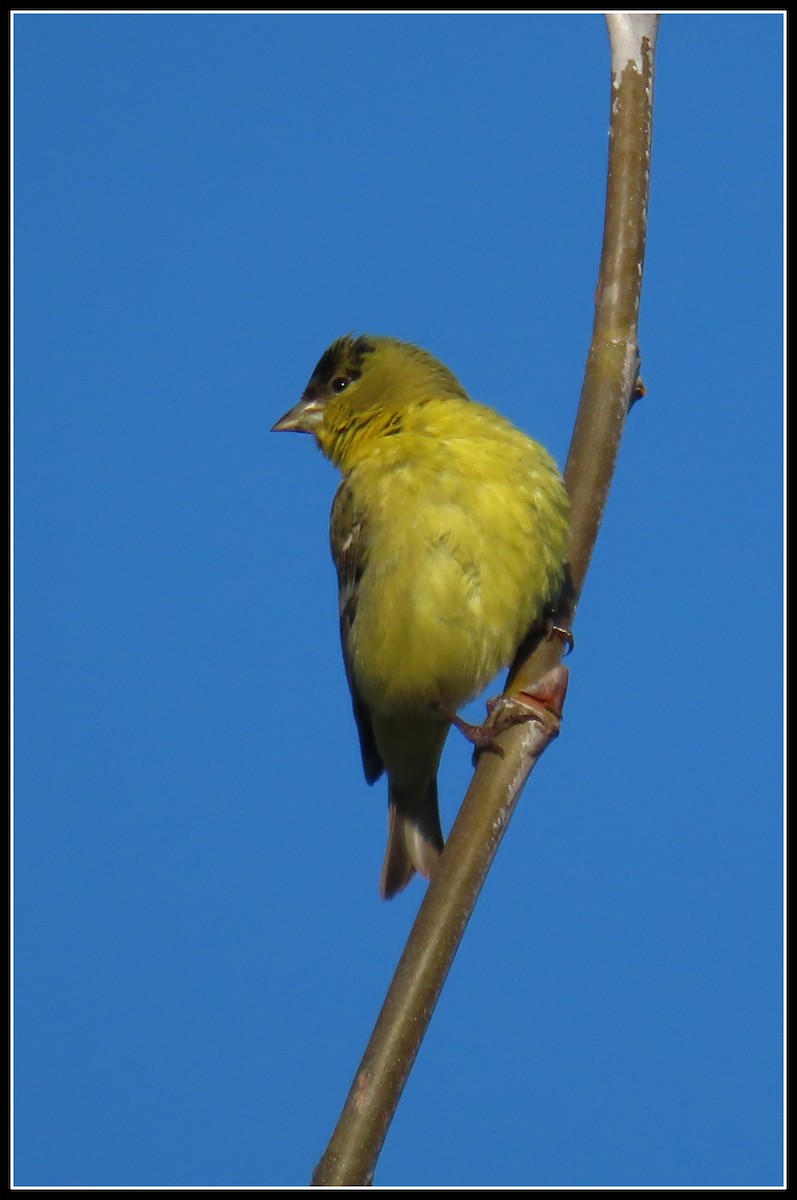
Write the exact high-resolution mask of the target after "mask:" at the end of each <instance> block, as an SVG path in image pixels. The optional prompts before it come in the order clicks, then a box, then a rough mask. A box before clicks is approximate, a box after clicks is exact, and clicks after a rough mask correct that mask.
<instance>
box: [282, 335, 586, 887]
mask: <svg viewBox="0 0 797 1200" xmlns="http://www.w3.org/2000/svg"><path fill="white" fill-rule="evenodd" d="M273 428H274V430H275V431H295V432H299V433H311V434H313V435H314V436H315V438H316V440H317V442H318V444H319V446H320V447H321V450H322V451H323V452H324V454H325V455H326V456H327V458H329V459H331V461H332V462H333V463H334V464H335V466H337V467H338V468H339V469H340V471H341V473H342V475H343V482H342V483H341V485H340V487H339V488H338V491H337V493H336V495H335V499H334V502H333V504H332V520H331V528H330V534H331V544H332V557H333V559H334V561H335V566H336V568H337V573H338V584H339V593H340V630H341V639H342V642H343V660H344V663H345V667H346V676H347V679H348V682H349V688H350V690H351V696H352V702H353V706H354V716H355V719H356V722H357V729H358V731H359V735H360V749H361V752H362V760H363V769H364V771H365V778H366V779H367V781H368V782H369V783H373V782H374V781H375V780H376V779H378V778H379V776H380V775H381V774H382V772H383V771H386V772H387V778H388V842H387V851H386V854H385V860H384V865H383V867H382V877H381V883H380V891H381V894H382V896H383V897H385V898H388V897H390V896H393V895H395V893H396V892H398V891H400V890H401V889H402V888H403V887H405V886H406V884H407V883H409V881H410V879H411V878H412V876H413V875H414V873H415V872H416V871H418V872H420V874H421V875H424V876H426V878H427V879H428V878H430V877H431V876H432V874H433V872H434V869H435V866H436V864H437V861H438V859H439V857H440V853H441V851H442V849H443V834H442V831H441V829H440V816H439V812H438V806H437V769H438V765H439V762H440V756H441V754H442V751H443V744H444V742H445V740H446V736H447V734H448V730H449V728H450V725H451V717H450V714H452V713H455V712H456V710H457V709H458V708H460V707H461V706H462V705H463V704H465V703H466V702H467V701H468V700H471V699H473V697H474V696H477V695H478V694H479V692H481V691H482V690H483V689H484V688H485V687H486V686H487V684H488V683H489V682H490V680H491V679H492V678H493V676H494V675H495V674H496V673H497V672H498V671H499V670H500V669H501V668H502V667H505V666H507V665H508V664H509V663H510V662H511V661H512V658H513V657H514V654H515V651H516V650H517V647H518V646H519V645H520V643H521V641H522V640H523V639H524V638H525V636H526V634H527V633H529V631H531V630H533V629H535V628H541V627H543V626H544V624H545V622H546V620H548V619H549V617H550V613H551V609H552V606H553V604H554V602H555V600H556V598H557V594H558V592H559V589H560V587H561V585H562V580H563V576H564V569H565V556H566V552H567V541H568V511H569V506H568V500H567V494H566V492H565V489H564V484H563V482H562V478H561V476H560V474H559V472H558V470H557V468H556V465H555V463H554V461H553V459H552V458H551V457H550V456H549V454H548V453H547V452H546V451H545V450H544V449H543V447H542V446H540V445H539V444H538V443H537V442H534V441H532V440H531V438H529V437H527V436H526V434H525V433H522V432H521V431H520V430H519V429H517V428H515V426H514V425H512V424H511V423H510V422H509V421H507V420H506V419H505V418H504V417H502V416H500V415H499V414H498V413H497V412H495V411H494V410H493V409H491V408H487V407H486V406H485V405H483V404H477V403H475V402H474V401H472V400H471V399H470V398H469V396H468V394H467V392H466V391H465V389H464V388H463V387H462V385H461V384H460V383H459V381H458V380H457V379H456V378H455V376H454V375H452V373H451V371H449V370H448V368H447V367H445V366H444V365H443V364H442V363H441V362H439V361H438V360H437V359H436V358H434V357H433V356H432V355H431V354H429V353H428V352H427V351H425V350H421V349H420V348H419V347H417V346H413V345H411V344H409V343H407V342H401V341H397V340H396V339H394V338H388V337H376V336H371V335H363V336H360V337H354V336H353V335H350V336H346V337H342V338H339V339H338V341H336V342H334V343H333V344H332V345H331V346H330V347H329V349H328V350H327V351H326V352H325V353H324V354H323V355H322V357H321V359H320V360H319V362H318V365H317V366H316V368H315V370H314V371H313V374H312V377H311V379H310V382H309V383H308V385H307V387H306V388H305V391H304V394H303V396H302V398H301V400H300V401H299V403H298V404H297V405H296V406H295V407H294V408H292V409H291V410H290V412H288V413H286V414H285V416H284V417H282V418H281V419H280V420H279V421H277V423H276V424H275V425H274V427H273ZM446 714H449V715H446Z"/></svg>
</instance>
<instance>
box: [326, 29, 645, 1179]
mask: <svg viewBox="0 0 797 1200" xmlns="http://www.w3.org/2000/svg"><path fill="white" fill-rule="evenodd" d="M658 20H659V18H658V15H657V14H653V13H610V14H608V15H607V17H606V21H607V24H608V28H609V40H610V43H611V54H612V114H611V127H610V133H609V170H608V186H607V194H606V215H605V224H604V237H603V250H602V254H601V264H600V273H599V277H598V288H597V292H596V298H595V322H594V326H593V335H592V342H591V345H590V349H589V355H588V358H587V365H586V372H585V377H584V386H583V389H582V393H581V401H580V404H579V408H578V413H577V416H576V424H575V428H574V431H573V438H572V442H571V446H570V453H569V455H568V460H567V465H566V467H565V482H566V484H567V488H568V491H569V493H570V498H571V503H572V511H571V542H570V554H569V563H570V580H569V583H570V586H569V587H568V589H567V594H566V595H565V596H564V597H563V600H562V604H561V606H560V611H559V614H558V623H559V624H564V625H566V626H567V627H570V626H571V625H572V620H573V617H574V616H575V611H576V606H577V603H578V598H579V596H580V594H581V589H582V587H583V583H584V578H585V576H586V572H587V568H588V566H589V562H590V558H591V557H592V551H593V548H594V545H595V539H596V537H597V534H598V529H599V527H600V522H601V519H602V516H603V511H604V508H605V505H606V497H607V495H608V491H609V485H610V483H611V480H612V476H613V474H614V468H615V463H616V460H617V453H618V450H619V446H620V438H621V436H622V432H623V425H624V423H625V418H626V416H627V414H628V411H629V409H630V407H631V405H632V403H633V402H634V400H635V399H636V398H637V396H638V395H640V394H641V390H640V387H639V385H638V366H639V350H638V344H637V322H638V314H639V298H640V292H641V285H642V265H643V260H644V251H645V229H646V219H647V203H648V184H649V178H650V147H651V130H652V113H653V52H654V48H655V42H656V32H657V29H658ZM561 656H562V647H561V644H560V643H559V641H558V639H556V638H549V639H547V640H544V641H539V640H538V641H537V644H536V645H533V646H528V647H522V648H521V650H520V651H519V652H518V656H517V658H516V660H515V663H514V664H513V666H512V670H511V671H510V674H509V678H508V681H507V688H506V692H505V695H507V694H508V693H510V692H511V693H512V697H511V702H512V703H518V702H521V703H523V701H524V697H523V695H522V693H525V695H526V697H530V702H531V704H532V705H533V706H534V705H535V702H536V705H539V704H540V703H542V705H543V706H544V710H547V711H548V712H550V713H552V714H553V715H552V716H551V717H550V719H546V720H545V721H539V720H532V721H526V722H525V723H523V724H517V725H514V726H513V727H512V728H510V729H508V730H507V731H506V732H505V733H503V734H501V735H500V737H499V739H498V740H499V742H500V745H501V748H502V750H503V757H500V756H499V755H497V754H482V755H481V756H480V759H479V763H478V767H477V770H476V773H475V774H474V777H473V781H472V783H471V786H470V788H469V789H468V793H467V795H466V796H465V799H464V801H463V803H462V807H461V809H460V812H459V815H458V816H457V819H456V821H455V823H454V827H453V829H452V831H451V836H450V838H449V840H448V843H447V845H446V848H445V851H444V853H443V855H442V858H441V860H440V864H439V867H438V869H437V871H436V872H435V875H434V878H433V879H432V881H431V883H430V884H429V888H428V890H427V892H426V896H425V897H424V900H423V902H422V904H421V907H420V909H419V912H418V916H417V918H416V920H415V924H414V926H413V928H412V932H411V933H410V936H409V939H408V942H407V945H406V948H405V950H404V953H403V955H402V957H401V960H400V962H399V964H398V967H397V969H396V974H395V976H394V977H393V981H392V983H391V985H390V989H389V991H388V994H387V997H386V999H385V1003H384V1005H383V1008H382V1011H381V1013H380V1015H379V1019H378V1021H377V1024H376V1027H375V1029H374V1032H373V1034H372V1035H371V1040H370V1042H369V1044H368V1047H367V1049H366V1051H365V1055H364V1057H363V1060H362V1062H361V1064H360V1068H359V1070H358V1072H357V1075H356V1077H355V1079H354V1083H353V1084H352V1087H351V1090H350V1092H349V1095H348V1098H347V1100H346V1104H345V1106H344V1108H343V1112H342V1113H341V1116H340V1120H339V1121H338V1125H337V1127H336V1129H335V1132H334V1133H333V1135H332V1139H331V1141H330V1143H329V1145H328V1147H327V1149H326V1151H325V1153H324V1155H323V1157H322V1159H321V1161H320V1162H319V1164H318V1166H317V1167H316V1170H315V1172H314V1175H313V1183H314V1184H315V1185H321V1186H327V1187H331V1186H345V1185H349V1186H351V1185H355V1186H356V1185H360V1186H362V1185H366V1184H370V1183H371V1181H372V1179H373V1172H374V1168H375V1165H376V1161H377V1158H378V1157H379V1153H380V1151H381V1149H382V1144H383V1142H384V1140H385V1137H386V1135H387V1131H388V1128H389V1126H390V1122H391V1120H392V1118H393V1113H394V1112H395V1109H396V1106H397V1104H398V1101H399V1098H400V1096H401V1093H402V1091H403V1088H404V1085H405V1083H406V1081H407V1078H408V1076H409V1073H410V1070H411V1069H412V1065H413V1063H414V1061H415V1058H416V1055H417V1053H418V1050H419V1048H420V1045H421V1041H422V1040H423V1036H424V1034H425V1032H426V1029H427V1026H428V1024H429V1021H430V1019H431V1016H432V1012H433V1011H434V1008H435V1005H436V1003H437V999H438V997H439V995H440V992H441V990H442V987H443V984H444V982H445V980H446V977H447V975H448V972H449V969H450V967H451V963H452V962H453V959H454V955H455V954H456V951H457V948H458V947H459V943H460V941H461V939H462V935H463V933H464V931H465V926H466V925H467V923H468V920H469V919H470V916H471V913H472V912H473V908H474V906H475V904H476V900H477V898H478V896H479V893H480V891H481V888H482V885H483V883H484V880H485V878H486V876H487V872H488V870H489V868H490V865H491V864H492V861H493V858H494V857H495V854H496V851H497V849H498V846H499V844H500V842H501V839H502V837H503V835H504V832H505V830H506V827H507V825H508V823H509V819H510V817H511V816H512V813H513V812H514V809H515V806H516V805H517V802H518V799H519V797H520V793H521V791H522V788H523V786H524V784H525V782H526V779H527V778H528V776H529V774H530V773H531V771H532V769H533V767H534V765H535V763H536V762H537V760H538V758H539V757H540V755H541V754H542V752H543V751H544V750H545V748H546V746H547V745H548V744H549V743H550V742H551V741H552V740H553V738H555V737H556V735H557V733H558V731H559V720H558V717H559V715H561V707H562V703H563V701H564V695H565V691H566V688H567V670H566V668H565V667H563V666H561V665H560V660H561ZM535 681H536V682H535ZM518 693H521V695H520V696H519V695H518Z"/></svg>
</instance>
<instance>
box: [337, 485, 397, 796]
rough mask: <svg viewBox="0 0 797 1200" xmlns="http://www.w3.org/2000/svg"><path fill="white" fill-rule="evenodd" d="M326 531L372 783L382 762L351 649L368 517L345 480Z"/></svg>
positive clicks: (347, 665) (364, 756) (366, 767)
mask: <svg viewBox="0 0 797 1200" xmlns="http://www.w3.org/2000/svg"><path fill="white" fill-rule="evenodd" d="M329 534H330V542H331V547H332V558H333V560H334V563H335V567H336V568H337V572H338V599H339V602H340V640H341V644H342V646H343V663H344V666H345V668H346V678H347V680H348V682H349V691H350V692H351V701H352V706H353V708H354V719H355V721H356V722H357V732H358V733H359V735H360V753H361V754H362V759H363V771H364V772H365V778H366V779H367V781H368V783H374V782H375V780H377V779H378V778H379V776H380V775H381V774H382V772H383V770H384V764H383V762H382V759H381V757H380V754H379V751H378V750H377V748H376V742H375V741H374V731H373V727H372V725H371V717H370V714H369V712H368V708H367V707H366V705H365V703H364V702H363V700H362V698H361V697H360V695H359V693H358V691H357V687H356V685H355V683H354V675H353V672H352V669H351V653H350V646H351V630H352V627H353V625H354V622H355V621H356V619H357V592H358V584H359V582H360V580H361V578H362V575H363V572H364V571H365V568H366V564H367V560H368V521H367V518H366V515H365V513H364V512H363V510H362V509H361V508H358V506H357V505H356V503H355V500H354V497H353V495H352V492H351V489H350V487H349V485H348V484H347V483H346V481H345V480H344V481H343V483H342V484H341V485H340V487H339V488H338V490H337V492H336V493H335V499H334V500H333V502H332V518H331V521H330V527H329Z"/></svg>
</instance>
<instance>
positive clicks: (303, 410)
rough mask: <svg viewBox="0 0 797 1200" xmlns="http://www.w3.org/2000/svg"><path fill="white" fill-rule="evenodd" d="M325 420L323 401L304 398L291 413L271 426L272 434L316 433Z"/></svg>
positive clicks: (295, 405) (287, 413)
mask: <svg viewBox="0 0 797 1200" xmlns="http://www.w3.org/2000/svg"><path fill="white" fill-rule="evenodd" d="M323 420H324V402H323V400H308V399H306V398H305V397H304V396H302V398H301V400H300V401H299V403H298V404H294V406H293V408H292V409H291V410H290V412H286V414H285V416H284V417H280V419H279V421H277V422H276V424H274V425H272V426H271V432H272V433H315V431H316V430H317V429H318V428H319V427H320V425H321V424H322V422H323Z"/></svg>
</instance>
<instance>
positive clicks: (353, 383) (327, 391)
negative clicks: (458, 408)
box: [272, 334, 468, 466]
mask: <svg viewBox="0 0 797 1200" xmlns="http://www.w3.org/2000/svg"><path fill="white" fill-rule="evenodd" d="M449 396H456V397H458V398H459V399H463V400H467V399H468V396H467V393H466V392H465V391H464V389H463V388H462V385H461V384H460V383H459V381H458V380H457V379H456V378H455V376H454V375H452V373H451V372H450V371H449V369H448V367H446V366H444V365H443V363H441V362H439V361H438V360H437V359H436V358H434V357H433V355H431V354H429V353H428V352H427V351H426V350H421V349H420V348H419V347H418V346H413V345H412V344H411V343H410V342H400V341H397V340H396V339H395V338H388V337H378V336H375V335H370V334H362V335H361V336H359V337H354V335H353V334H347V335H346V336H345V337H342V338H338V340H337V341H336V342H333V343H332V345H331V346H330V347H329V349H328V350H325V351H324V353H323V354H322V355H321V358H320V359H319V360H318V363H317V364H316V368H315V370H314V371H313V374H312V375H311V377H310V382H309V383H308V384H307V387H306V388H305V389H304V393H303V395H302V398H301V400H300V401H299V403H298V404H296V405H295V406H294V407H293V408H292V409H291V410H290V412H287V413H286V414H285V416H284V417H280V419H279V421H277V423H276V424H275V425H274V426H272V432H275V433H312V434H314V436H315V437H316V439H317V440H318V443H319V445H320V446H321V449H322V450H323V451H324V453H325V454H326V455H327V457H328V458H331V459H332V461H333V462H334V463H336V464H337V465H338V466H341V465H343V464H344V460H345V458H346V456H347V454H348V452H349V450H350V449H351V447H352V446H353V445H361V444H362V443H363V440H364V439H367V438H369V437H370V436H381V435H384V434H386V433H388V432H393V433H395V432H397V431H398V429H399V428H400V427H401V423H402V420H403V417H404V415H405V414H406V413H407V412H408V411H409V410H410V409H411V408H413V406H415V405H417V404H418V403H420V402H422V401H423V400H424V399H432V398H445V397H449Z"/></svg>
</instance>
